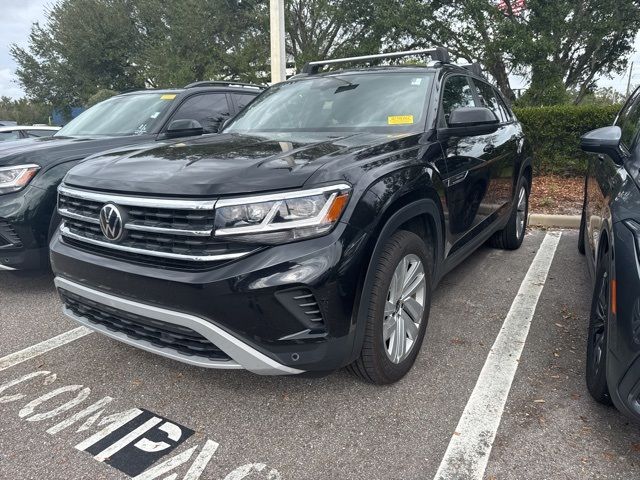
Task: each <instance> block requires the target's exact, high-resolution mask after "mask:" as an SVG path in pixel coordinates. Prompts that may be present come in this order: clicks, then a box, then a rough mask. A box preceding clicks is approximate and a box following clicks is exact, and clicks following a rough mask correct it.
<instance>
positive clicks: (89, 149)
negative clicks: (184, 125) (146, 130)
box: [0, 135, 154, 169]
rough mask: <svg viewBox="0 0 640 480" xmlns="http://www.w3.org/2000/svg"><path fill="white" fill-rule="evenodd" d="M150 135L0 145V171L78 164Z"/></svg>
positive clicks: (58, 138)
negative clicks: (24, 167)
mask: <svg viewBox="0 0 640 480" xmlns="http://www.w3.org/2000/svg"><path fill="white" fill-rule="evenodd" d="M153 138H154V137H153V136H150V135H140V136H125V137H99V138H86V137H59V136H52V137H41V138H33V139H25V140H18V141H16V142H3V143H2V144H0V167H7V166H11V165H20V164H25V163H35V164H38V165H40V166H41V167H42V168H43V169H47V168H50V167H53V166H55V165H58V164H60V163H64V162H67V161H70V160H81V159H83V158H86V157H87V156H89V155H92V154H95V153H98V152H101V151H103V150H107V149H111V148H117V147H123V146H125V145H132V144H140V143H142V142H149V141H150V140H151V139H153Z"/></svg>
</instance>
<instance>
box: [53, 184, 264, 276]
mask: <svg viewBox="0 0 640 480" xmlns="http://www.w3.org/2000/svg"><path fill="white" fill-rule="evenodd" d="M107 203H111V204H115V205H117V208H118V210H119V211H120V213H121V214H122V221H123V224H124V229H125V234H124V236H123V237H122V239H120V240H118V241H115V242H111V241H109V240H108V239H107V238H106V237H105V236H104V235H103V233H102V230H101V228H100V210H101V209H102V207H103V206H104V205H105V204H107ZM213 206H214V202H210V201H189V200H170V199H148V198H140V197H123V196H117V195H114V196H111V195H107V194H102V193H97V192H96V193H94V192H87V191H81V190H75V189H70V188H66V187H60V189H59V195H58V211H59V212H60V215H61V216H62V217H63V218H64V224H63V226H62V228H61V232H62V235H63V238H64V240H65V241H67V242H68V243H73V244H77V243H82V244H84V245H85V246H86V247H87V248H86V249H88V250H91V251H93V252H94V253H99V254H103V255H107V256H110V257H116V258H123V259H126V260H133V261H139V262H143V263H153V264H154V265H155V264H159V265H162V266H166V267H176V268H189V267H190V266H191V267H195V268H201V267H203V263H204V264H206V265H204V266H208V265H211V264H216V263H219V262H222V261H229V260H233V259H236V258H240V257H243V256H245V255H248V254H249V253H251V252H252V251H253V250H255V248H256V247H255V246H251V245H247V244H238V243H232V242H229V241H226V240H218V239H216V238H214V237H213V235H212V231H213V221H214V209H213ZM158 259H160V260H158ZM194 264H195V265H194Z"/></svg>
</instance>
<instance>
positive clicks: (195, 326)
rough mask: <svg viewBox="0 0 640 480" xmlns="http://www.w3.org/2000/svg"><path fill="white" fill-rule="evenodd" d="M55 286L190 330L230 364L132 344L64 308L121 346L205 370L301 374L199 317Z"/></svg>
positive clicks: (62, 282)
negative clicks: (221, 352)
mask: <svg viewBox="0 0 640 480" xmlns="http://www.w3.org/2000/svg"><path fill="white" fill-rule="evenodd" d="M55 284H56V287H57V288H61V289H63V290H67V291H69V292H71V293H74V294H76V295H79V296H81V297H83V298H86V299H88V300H91V301H93V302H96V303H100V304H102V305H106V306H109V307H112V308H116V309H118V310H123V311H125V312H129V313H133V314H135V315H140V316H142V317H147V318H153V319H156V320H160V321H162V322H167V323H172V324H175V325H180V326H183V327H187V328H190V329H191V330H194V331H196V332H198V333H199V334H200V335H202V336H203V337H205V338H206V339H208V340H209V341H210V342H211V343H213V344H214V345H215V346H217V347H218V348H219V349H220V350H222V351H223V352H224V353H226V354H227V355H228V356H229V357H230V358H231V360H222V361H215V360H210V359H206V358H198V357H195V356H188V355H184V354H182V353H180V352H178V351H177V350H173V349H170V348H161V347H158V346H156V345H153V344H152V343H150V342H147V341H144V340H136V339H133V338H130V337H128V336H127V335H125V334H123V333H120V332H113V331H111V330H108V329H107V328H106V327H102V326H100V325H96V324H95V323H93V322H90V321H89V320H88V319H86V318H84V317H82V316H79V315H77V314H75V313H74V312H71V311H70V310H69V309H68V308H66V307H65V308H64V313H65V315H67V316H68V317H70V318H72V319H73V320H75V321H77V322H79V323H81V324H82V325H84V326H86V327H88V328H91V329H92V330H95V331H97V332H100V333H103V334H105V335H107V336H109V337H111V338H114V339H116V340H119V341H121V342H124V343H127V344H129V345H133V346H134V347H138V348H141V349H142V350H146V351H148V352H152V353H157V354H158V355H162V356H164V357H168V358H171V359H174V360H178V361H181V362H184V363H189V364H191V365H197V366H199V367H206V368H219V369H241V368H244V369H246V370H249V371H251V372H254V373H257V374H259V375H292V374H298V373H302V372H303V370H298V369H295V368H291V367H287V366H286V365H282V364H280V363H278V362H276V361H275V360H273V359H272V358H270V357H268V356H266V355H265V354H263V353H262V352H259V351H258V350H256V349H255V348H253V347H251V346H250V345H247V344H246V343H244V342H243V341H241V340H239V339H238V338H236V337H234V336H233V335H231V334H230V333H228V332H227V331H226V330H223V329H222V328H220V327H218V326H217V325H215V324H213V323H211V322H210V321H208V320H204V319H202V318H200V317H196V316H194V315H189V314H186V313H181V312H176V311H173V310H167V309H164V308H160V307H155V306H152V305H146V304H144V303H139V302H134V301H131V300H127V299H124V298H120V297H117V296H114V295H110V294H107V293H104V292H101V291H99V290H94V289H92V288H88V287H85V286H83V285H80V284H78V283H75V282H72V281H70V280H67V279H65V278H62V277H56V278H55Z"/></svg>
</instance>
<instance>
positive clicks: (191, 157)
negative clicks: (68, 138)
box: [64, 133, 388, 196]
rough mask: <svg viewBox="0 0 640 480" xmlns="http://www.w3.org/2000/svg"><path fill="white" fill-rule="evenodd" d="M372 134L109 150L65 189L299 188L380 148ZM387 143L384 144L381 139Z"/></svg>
mask: <svg viewBox="0 0 640 480" xmlns="http://www.w3.org/2000/svg"><path fill="white" fill-rule="evenodd" d="M382 138H384V137H383V136H381V135H372V134H361V133H360V134H355V133H349V134H346V135H341V134H323V135H318V134H307V133H304V134H301V133H296V134H280V133H277V134H270V135H262V134H261V135H242V134H221V135H211V136H206V137H201V138H198V139H194V140H189V141H183V142H177V143H173V144H171V145H160V146H154V147H152V148H143V149H138V150H136V151H129V152H124V153H123V151H119V152H118V151H114V152H108V153H106V154H104V155H100V156H97V157H96V158H94V159H91V160H89V161H87V162H83V163H81V164H80V165H77V166H76V167H74V168H73V169H72V170H71V171H70V172H69V173H68V174H67V177H66V178H65V180H64V181H65V184H67V185H71V186H77V187H81V188H89V189H95V190H107V191H110V192H114V193H116V192H117V193H133V194H147V195H149V194H152V195H160V196H161V195H174V196H217V195H232V194H245V193H255V192H262V191H269V190H282V189H291V188H299V187H302V186H303V185H304V183H305V182H306V181H307V180H308V179H309V177H310V176H311V175H312V174H313V173H314V172H316V171H317V170H318V169H319V168H320V167H322V165H324V164H325V163H327V162H329V161H331V160H335V159H336V157H349V158H352V156H353V155H355V154H356V153H357V152H359V151H362V149H364V148H367V147H368V146H371V145H372V144H379V143H380V142H381V141H382ZM386 141H388V140H386Z"/></svg>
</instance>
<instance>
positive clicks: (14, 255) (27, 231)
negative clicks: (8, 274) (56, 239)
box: [0, 186, 55, 270]
mask: <svg viewBox="0 0 640 480" xmlns="http://www.w3.org/2000/svg"><path fill="white" fill-rule="evenodd" d="M49 197H50V194H49V193H48V192H46V191H45V190H42V189H40V188H37V187H34V186H29V187H27V188H26V189H25V190H23V191H21V192H17V193H11V194H7V195H0V270H24V269H37V268H42V267H44V266H46V265H47V261H48V253H49V250H48V248H47V239H48V238H47V237H48V234H49V224H50V222H51V215H52V212H53V209H54V208H55V199H54V198H49Z"/></svg>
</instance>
